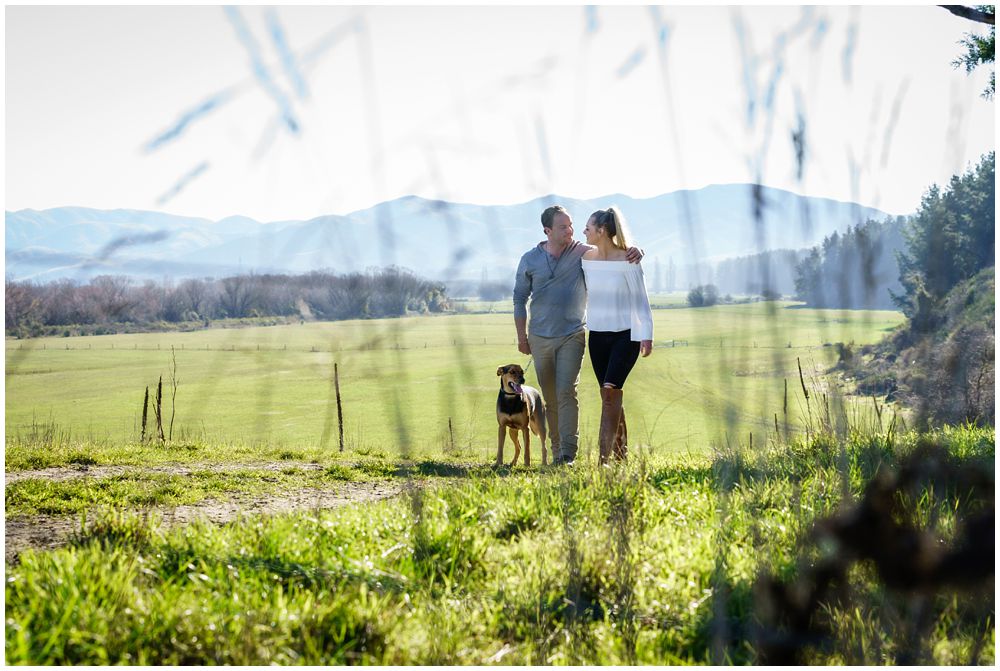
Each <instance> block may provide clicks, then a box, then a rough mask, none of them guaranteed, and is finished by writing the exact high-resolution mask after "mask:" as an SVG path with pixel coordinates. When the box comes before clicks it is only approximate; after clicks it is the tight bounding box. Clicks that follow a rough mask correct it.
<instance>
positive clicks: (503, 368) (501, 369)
mask: <svg viewBox="0 0 1000 671" xmlns="http://www.w3.org/2000/svg"><path fill="white" fill-rule="evenodd" d="M506 372H507V366H500V367H499V368H497V376H498V377H499V376H500V375H503V374H504V373H506Z"/></svg>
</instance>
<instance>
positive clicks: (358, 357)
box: [5, 303, 902, 469]
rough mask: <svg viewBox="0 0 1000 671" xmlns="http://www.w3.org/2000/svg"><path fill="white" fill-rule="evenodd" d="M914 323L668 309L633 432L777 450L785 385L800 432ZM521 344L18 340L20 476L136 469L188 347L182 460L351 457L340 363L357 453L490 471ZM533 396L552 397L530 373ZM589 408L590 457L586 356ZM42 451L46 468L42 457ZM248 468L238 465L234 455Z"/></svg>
mask: <svg viewBox="0 0 1000 671" xmlns="http://www.w3.org/2000/svg"><path fill="white" fill-rule="evenodd" d="M901 319H902V316H901V315H900V314H898V313H894V312H854V311H829V310H807V309H799V308H797V307H795V306H793V305H790V304H783V303H777V304H772V303H758V304H750V305H738V306H717V307H713V308H706V309H697V310H695V309H671V310H656V311H654V320H655V328H656V331H655V333H656V340H655V345H656V348H655V350H654V352H653V355H652V356H651V357H649V358H648V359H643V360H640V362H639V363H638V364H637V366H636V369H635V370H634V372H633V373H632V375H631V377H630V378H629V382H628V385H627V387H626V394H625V405H626V408H627V409H628V411H629V418H630V434H631V435H632V436H633V438H634V439H635V440H636V441H637V442H639V443H642V444H644V445H647V446H648V447H649V448H650V449H652V450H653V451H654V452H659V453H675V452H685V451H695V452H698V451H704V450H705V449H706V448H707V447H708V445H709V444H710V443H711V442H712V441H718V440H721V439H722V437H723V436H724V435H725V434H727V433H728V434H729V435H730V437H731V438H732V439H733V440H735V439H736V438H737V437H740V438H741V439H743V440H745V439H747V438H748V434H749V432H750V431H754V432H755V433H756V434H757V439H758V440H763V439H765V434H766V433H767V432H768V431H770V432H772V433H773V430H774V415H775V413H777V414H778V416H779V420H780V422H781V423H782V424H784V421H785V419H786V416H785V414H784V404H785V402H784V394H785V384H786V381H787V384H788V386H789V390H790V391H789V401H788V408H787V410H788V416H787V419H788V421H789V423H790V425H791V426H792V427H793V429H794V428H801V426H802V425H803V423H804V422H805V421H807V419H808V417H807V411H808V413H816V412H817V411H818V408H819V406H820V404H819V400H820V399H816V401H817V402H816V403H814V404H813V406H812V407H811V408H806V406H805V404H804V403H803V400H804V399H803V395H802V393H801V389H800V381H799V371H798V361H800V362H801V365H802V368H803V370H804V373H805V376H806V379H807V382H808V384H809V385H810V386H813V387H815V388H816V389H817V390H820V393H822V390H823V389H825V388H826V386H827V385H828V376H826V375H824V373H825V371H826V370H827V369H828V368H829V367H830V366H831V365H832V364H833V363H834V362H835V354H834V348H832V347H830V346H829V345H830V344H831V343H834V342H838V341H842V342H855V343H858V344H862V343H868V342H873V341H875V340H878V339H879V338H881V337H882V336H884V335H885V333H886V332H888V331H889V330H891V329H892V328H893V327H894V326H895V325H897V324H898V323H899V322H900V321H901ZM514 341H515V338H514V329H513V325H512V321H511V317H510V316H509V315H490V314H477V315H456V316H428V317H409V318H404V319H395V320H372V321H346V322H333V323H329V322H327V323H307V324H301V325H300V324H296V325H286V326H272V327H260V328H246V329H224V330H205V331H197V332H190V333H170V334H130V335H110V336H88V337H79V338H43V339H36V340H24V341H15V340H8V341H7V343H6V347H7V351H6V355H7V365H6V425H5V426H6V431H7V439H8V449H7V455H6V466H7V468H8V469H11V468H24V467H37V466H43V465H49V464H52V463H60V460H62V463H65V462H66V461H67V460H69V458H70V456H72V454H75V453H76V452H79V449H81V446H86V451H87V452H88V453H89V454H91V455H97V456H96V457H95V458H97V459H98V460H99V462H100V463H104V462H105V461H108V460H109V459H110V461H118V462H121V460H122V459H126V460H127V456H126V452H128V451H129V450H123V449H121V448H122V446H123V445H127V444H134V443H135V442H137V440H138V438H139V432H140V429H139V425H140V416H141V408H142V400H143V393H144V389H145V387H146V386H147V385H148V386H149V387H150V390H151V394H155V386H156V383H157V379H158V377H159V376H160V375H163V377H164V402H163V407H164V422H165V424H168V423H169V418H170V415H171V404H170V386H169V374H170V367H171V348H173V349H174V352H173V354H174V355H175V356H176V363H177V379H178V387H177V395H176V415H175V416H176V420H175V424H174V429H173V432H174V443H176V444H183V445H187V446H188V447H189V448H190V449H189V450H186V451H185V450H179V451H171V454H170V455H169V458H170V459H183V458H184V455H185V454H188V455H190V458H191V459H195V460H204V459H213V458H215V457H213V456H212V450H210V449H209V450H207V451H206V450H203V449H199V446H203V445H228V446H230V448H227V449H235V450H239V451H243V450H247V451H257V452H261V451H263V453H267V454H272V455H277V454H280V453H282V452H286V451H288V450H292V451H294V452H295V453H296V454H299V455H300V456H304V457H311V456H315V454H317V453H319V454H328V453H329V451H330V450H332V449H336V446H337V418H336V410H335V403H334V394H333V384H332V378H333V367H334V363H336V364H338V369H339V374H340V387H341V393H342V400H343V414H344V426H345V438H346V442H347V446H348V449H349V450H351V451H356V450H359V449H368V450H371V449H378V450H383V451H388V452H389V453H391V454H400V455H404V456H429V455H431V456H440V455H442V454H443V453H447V454H450V455H453V456H456V457H460V458H463V459H466V460H475V461H480V460H482V461H486V460H489V459H490V458H491V457H492V455H493V453H494V452H495V440H496V421H495V418H494V405H495V399H496V390H497V385H498V383H497V378H496V375H495V373H496V368H497V366H499V365H502V364H506V363H512V362H517V363H521V364H525V363H527V357H525V356H523V355H521V354H519V353H518V352H517V351H516V348H515V346H514ZM528 383H529V384H536V383H535V378H534V371H533V370H531V369H529V371H528ZM579 396H580V404H581V419H580V433H581V436H580V440H581V449H582V450H584V453H585V454H587V453H589V452H592V451H593V446H594V442H595V440H596V430H597V424H598V420H599V416H598V415H599V412H598V409H599V399H598V393H597V385H596V382H595V380H594V378H593V373H592V371H591V368H590V363H589V360H587V359H586V358H585V360H584V365H583V370H582V373H581V384H580V390H579ZM852 403H853V401H852ZM861 405H862V406H863V408H862V409H859V410H855V411H851V410H849V411H848V412H862V413H865V412H869V410H870V408H869V406H870V400H867V401H866V400H864V399H861ZM149 416H150V422H152V416H153V413H152V410H150V412H149ZM449 423H450V425H451V429H450V432H449ZM324 437H325V438H326V440H324ZM38 445H43V446H45V447H44V449H43V450H42V451H41V453H39V451H38V450H33V449H31V448H30V446H38ZM102 450H104V451H106V452H102ZM132 452H133V454H134V450H132ZM105 453H107V454H108V455H113V458H111V457H109V459H104V458H103V457H101V456H100V455H101V454H105ZM227 455H228V456H227ZM231 456H232V454H231V452H227V451H226V450H223V451H222V453H221V454H220V455H219V458H223V459H225V458H231ZM146 458H147V456H142V459H146ZM534 458H535V459H537V458H538V452H537V450H536V451H535V457H534Z"/></svg>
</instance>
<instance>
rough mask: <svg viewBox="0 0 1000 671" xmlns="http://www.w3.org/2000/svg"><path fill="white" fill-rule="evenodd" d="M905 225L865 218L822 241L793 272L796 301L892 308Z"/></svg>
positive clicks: (891, 219) (902, 220)
mask: <svg viewBox="0 0 1000 671" xmlns="http://www.w3.org/2000/svg"><path fill="white" fill-rule="evenodd" d="M906 221H907V220H906V218H905V217H887V218H886V219H885V220H884V221H876V220H874V219H869V220H867V221H865V222H864V223H862V224H858V225H857V226H848V227H847V230H846V231H845V232H844V233H843V234H841V233H838V232H836V231H834V232H833V233H832V234H830V235H828V236H826V238H824V239H823V242H822V243H821V244H819V245H817V246H816V247H813V248H812V249H810V250H809V251H808V253H807V254H806V255H805V257H804V258H803V259H802V260H801V261H800V262H799V263H798V265H797V266H796V267H795V296H796V298H797V299H798V300H801V301H805V302H806V303H808V304H809V305H810V306H811V307H817V308H850V309H869V310H874V309H889V310H891V309H893V308H895V307H896V302H895V300H894V298H893V295H894V292H899V291H901V290H902V286H901V284H900V282H899V266H898V263H897V256H898V254H899V253H900V252H901V251H902V249H903V248H904V246H905V238H904V229H905V227H906Z"/></svg>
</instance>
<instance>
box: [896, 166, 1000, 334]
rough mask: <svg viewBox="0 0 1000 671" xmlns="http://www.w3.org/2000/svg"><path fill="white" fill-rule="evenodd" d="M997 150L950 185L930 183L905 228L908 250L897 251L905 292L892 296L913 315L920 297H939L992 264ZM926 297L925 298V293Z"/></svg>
mask: <svg viewBox="0 0 1000 671" xmlns="http://www.w3.org/2000/svg"><path fill="white" fill-rule="evenodd" d="M995 184H996V179H995V153H994V152H990V153H989V154H986V155H985V156H983V157H982V159H981V160H980V162H979V165H977V166H976V167H975V168H972V169H971V170H969V171H968V172H967V173H965V174H964V175H955V176H953V177H952V178H951V181H950V182H949V184H948V188H947V189H945V190H943V191H942V190H941V189H940V188H939V187H938V186H937V185H933V186H931V188H929V189H928V190H927V193H925V194H924V197H923V199H922V200H921V203H920V209H919V210H918V211H917V214H916V216H914V217H913V219H912V220H911V221H910V223H909V225H908V226H907V227H906V229H905V231H904V237H905V239H906V250H905V251H901V252H900V253H899V254H898V255H897V259H898V262H899V279H900V282H901V283H902V286H903V289H904V293H903V294H901V295H900V294H894V296H893V298H894V300H895V301H896V304H897V305H899V306H900V307H901V308H902V309H903V312H904V313H905V314H906V315H907V316H908V317H912V316H913V315H914V314H915V311H916V309H917V304H916V297H917V296H918V295H920V294H921V292H926V293H927V294H928V296H929V298H930V299H932V300H935V301H936V300H940V299H941V298H943V297H944V296H945V294H947V293H948V291H949V290H950V289H951V288H952V287H954V286H955V285H956V284H958V283H959V282H961V281H963V280H966V279H968V278H970V277H972V276H973V275H975V274H976V273H977V272H979V271H980V270H982V269H983V268H986V267H988V266H991V265H993V259H994V245H995V239H994V238H995V233H994V231H995V212H994V208H995V203H996V195H995V193H994V190H995ZM925 300H926V299H925Z"/></svg>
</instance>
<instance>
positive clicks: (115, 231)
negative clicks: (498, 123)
mask: <svg viewBox="0 0 1000 671" xmlns="http://www.w3.org/2000/svg"><path fill="white" fill-rule="evenodd" d="M556 203H558V204H561V205H563V206H565V207H566V208H567V209H568V210H569V212H570V214H571V215H572V216H573V220H574V227H575V229H576V232H575V237H576V238H577V239H582V238H583V233H582V232H583V226H584V224H585V223H586V220H587V217H588V216H589V215H590V213H591V212H593V211H594V210H596V209H601V208H606V207H608V206H610V205H617V206H618V207H619V208H621V211H622V212H623V213H624V215H625V217H626V220H627V222H628V225H629V228H630V230H631V234H632V237H633V239H634V241H635V244H637V245H638V246H640V247H642V248H643V250H644V252H645V254H646V257H647V259H655V260H656V261H658V262H661V263H663V264H667V263H670V262H672V263H673V264H675V265H676V267H677V268H678V269H679V271H680V276H681V278H683V276H684V272H685V271H684V269H685V268H690V267H691V266H692V264H694V263H700V264H712V263H715V262H718V261H720V260H722V259H725V258H731V257H735V256H743V255H748V254H753V253H756V252H759V251H763V250H767V249H801V248H803V247H810V246H812V245H815V244H817V243H818V242H820V241H822V239H823V238H824V237H825V236H827V235H829V234H830V233H832V232H834V231H841V232H842V231H843V230H845V229H846V228H847V227H848V226H849V225H855V224H857V223H860V222H863V221H865V220H866V219H869V218H874V219H884V218H885V217H886V216H888V215H887V214H886V213H885V212H882V211H880V210H876V209H873V208H869V207H864V206H861V205H857V204H854V203H848V202H842V201H835V200H830V199H825V198H813V197H807V196H800V195H797V194H794V193H791V192H789V191H784V190H781V189H775V188H770V187H765V186H760V187H755V186H754V185H750V184H723V185H712V186H707V187H704V188H702V189H697V190H686V191H674V192H672V193H667V194H663V195H660V196H655V197H652V198H631V197H629V196H625V195H622V194H612V195H608V196H602V197H600V198H593V199H588V200H580V199H575V198H565V197H561V196H557V195H550V196H546V197H543V198H538V199H535V200H532V201H529V202H526V203H520V204H515V205H472V204H466V203H452V202H446V201H440V200H428V199H425V198H421V197H417V196H406V197H402V198H398V199H396V200H392V201H387V202H383V203H379V204H378V205H375V206H373V207H371V208H368V209H364V210H359V211H356V212H352V213H350V214H346V215H325V216H320V217H316V218H313V219H309V220H307V221H276V222H267V223H262V222H258V221H255V220H253V219H250V218H248V217H241V216H233V217H227V218H225V219H222V220H219V221H211V220H209V219H201V218H193V217H182V216H175V215H171V214H165V213H161V212H150V211H141V210H94V209H88V208H82V207H59V208H53V209H48V210H19V211H16V212H10V211H8V212H6V217H5V257H6V273H7V276H8V277H13V278H14V279H29V278H30V279H34V280H36V281H48V280H52V279H56V278H60V277H69V278H73V279H78V280H84V279H87V278H90V277H93V276H96V275H102V274H126V275H131V276H134V277H142V278H152V279H162V278H164V277H174V278H182V277H224V276H226V275H230V274H234V273H238V272H249V271H253V272H256V273H269V272H275V273H302V272H308V271H312V270H328V271H332V272H336V273H347V272H353V271H363V270H365V269H367V268H370V267H374V266H388V265H397V266H401V267H404V268H408V269H410V270H412V271H414V272H415V273H417V274H418V275H422V276H425V277H429V278H433V279H441V280H463V279H464V280H473V279H476V280H478V279H481V278H484V277H487V278H489V279H490V280H507V279H509V278H510V276H511V275H512V274H513V271H514V269H515V268H516V266H517V262H518V260H519V258H520V256H521V254H523V253H524V252H525V251H526V250H528V249H529V248H530V247H532V246H533V245H535V244H537V243H538V242H539V241H541V240H542V239H543V237H544V236H543V234H542V228H541V223H540V220H539V215H540V214H541V212H542V210H543V209H545V207H547V206H549V205H551V204H556ZM755 208H758V209H757V212H758V215H759V216H755Z"/></svg>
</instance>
